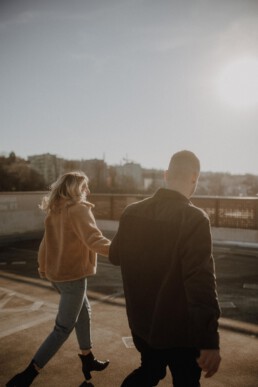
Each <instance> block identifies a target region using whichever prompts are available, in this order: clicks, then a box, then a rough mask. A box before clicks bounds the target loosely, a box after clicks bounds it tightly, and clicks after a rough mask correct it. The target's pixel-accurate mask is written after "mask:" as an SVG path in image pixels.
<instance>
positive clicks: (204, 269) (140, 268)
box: [109, 188, 220, 349]
mask: <svg viewBox="0 0 258 387" xmlns="http://www.w3.org/2000/svg"><path fill="white" fill-rule="evenodd" d="M211 249H212V243H211V233H210V223H209V219H208V216H207V215H206V213H205V212H204V211H203V210H201V209H199V208H197V207H195V206H194V205H193V204H192V203H191V202H190V201H189V200H188V199H187V198H186V197H185V196H183V195H181V194H180V193H178V192H176V191H172V190H169V189H163V188H162V189H160V190H158V191H157V192H156V193H155V194H154V196H152V197H150V198H148V199H145V200H142V201H141V202H137V203H134V204H132V205H130V206H128V207H127V208H126V209H125V211H124V213H123V215H122V217H121V220H120V225H119V229H118V232H117V234H116V235H115V237H114V239H113V241H112V243H111V247H110V255H109V259H110V261H111V262H112V263H113V264H114V265H121V271H122V277H123V284H124V292H125V299H126V309H127V316H128V321H129V326H130V328H131V330H132V332H133V333H134V334H135V335H136V336H139V337H141V338H142V339H144V340H145V341H146V342H147V343H148V344H149V345H150V346H152V347H154V348H163V349H165V348H173V347H193V346H194V347H197V348H199V349H216V348H219V335H218V318H219V315H220V310H219V306H218V299H217V293H216V282H215V273H214V261H213V257H212V251H211Z"/></svg>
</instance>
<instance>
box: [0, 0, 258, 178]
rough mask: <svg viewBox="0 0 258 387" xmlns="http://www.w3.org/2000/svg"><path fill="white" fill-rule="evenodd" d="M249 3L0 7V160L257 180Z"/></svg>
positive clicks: (115, 0) (253, 22)
mask: <svg viewBox="0 0 258 387" xmlns="http://www.w3.org/2000/svg"><path fill="white" fill-rule="evenodd" d="M257 42H258V1H257V0H216V1H214V0H195V1H192V0H188V1H187V0H158V1H157V0H99V1H98V0H95V1H94V0H72V1H71V0H44V1H43V0H22V1H21V0H1V1H0V55H1V62H0V63H1V65H0V85H1V88H0V90H1V92H0V132H1V139H0V153H2V152H7V153H9V152H10V151H14V152H15V153H16V154H17V155H18V156H21V157H25V158H26V157H27V156H30V155H35V154H41V153H47V152H49V153H52V154H56V155H58V156H60V157H64V158H66V159H90V158H103V157H105V160H106V162H107V163H108V164H119V163H121V162H122V161H123V159H124V158H127V159H129V160H132V161H135V162H138V163H140V164H141V165H142V166H143V167H147V168H152V167H154V168H161V169H165V168H166V167H167V165H168V162H169V159H170V156H171V154H173V153H174V152H176V151H178V150H181V149H189V150H192V151H194V152H196V154H197V155H198V156H199V158H200V160H201V164H202V170H204V171H214V172H215V171H222V172H230V173H253V174H258V44H257Z"/></svg>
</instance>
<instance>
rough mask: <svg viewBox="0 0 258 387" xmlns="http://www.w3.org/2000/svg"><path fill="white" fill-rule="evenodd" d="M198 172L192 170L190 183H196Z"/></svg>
mask: <svg viewBox="0 0 258 387" xmlns="http://www.w3.org/2000/svg"><path fill="white" fill-rule="evenodd" d="M198 177H199V174H198V173H197V172H193V174H192V183H193V184H196V183H197V180H198Z"/></svg>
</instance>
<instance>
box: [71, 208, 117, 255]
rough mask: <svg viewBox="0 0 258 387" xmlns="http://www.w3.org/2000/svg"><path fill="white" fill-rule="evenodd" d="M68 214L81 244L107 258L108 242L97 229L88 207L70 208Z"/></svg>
mask: <svg viewBox="0 0 258 387" xmlns="http://www.w3.org/2000/svg"><path fill="white" fill-rule="evenodd" d="M68 212H69V216H70V221H71V224H72V227H73V229H74V232H75V233H76V235H77V236H78V238H79V239H80V240H81V241H82V243H83V244H85V245H86V246H87V247H88V248H89V249H90V250H92V251H94V252H95V253H98V254H101V255H104V256H108V253H109V246H110V240H109V239H107V238H105V237H104V236H103V234H102V232H101V231H100V229H99V228H98V226H97V224H96V221H95V218H94V216H93V213H92V211H91V207H90V205H87V204H85V205H84V204H80V205H75V206H71V207H70V208H69V209H68Z"/></svg>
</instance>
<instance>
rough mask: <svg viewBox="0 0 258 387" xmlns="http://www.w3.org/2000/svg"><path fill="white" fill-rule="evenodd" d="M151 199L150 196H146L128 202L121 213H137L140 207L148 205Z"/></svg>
mask: <svg viewBox="0 0 258 387" xmlns="http://www.w3.org/2000/svg"><path fill="white" fill-rule="evenodd" d="M151 201H152V197H147V198H144V199H142V200H139V201H137V202H134V203H131V204H128V206H127V207H126V208H125V210H124V213H123V215H129V214H133V213H137V212H138V211H140V210H141V209H144V208H145V207H146V206H148V205H149V204H150V203H151Z"/></svg>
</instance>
